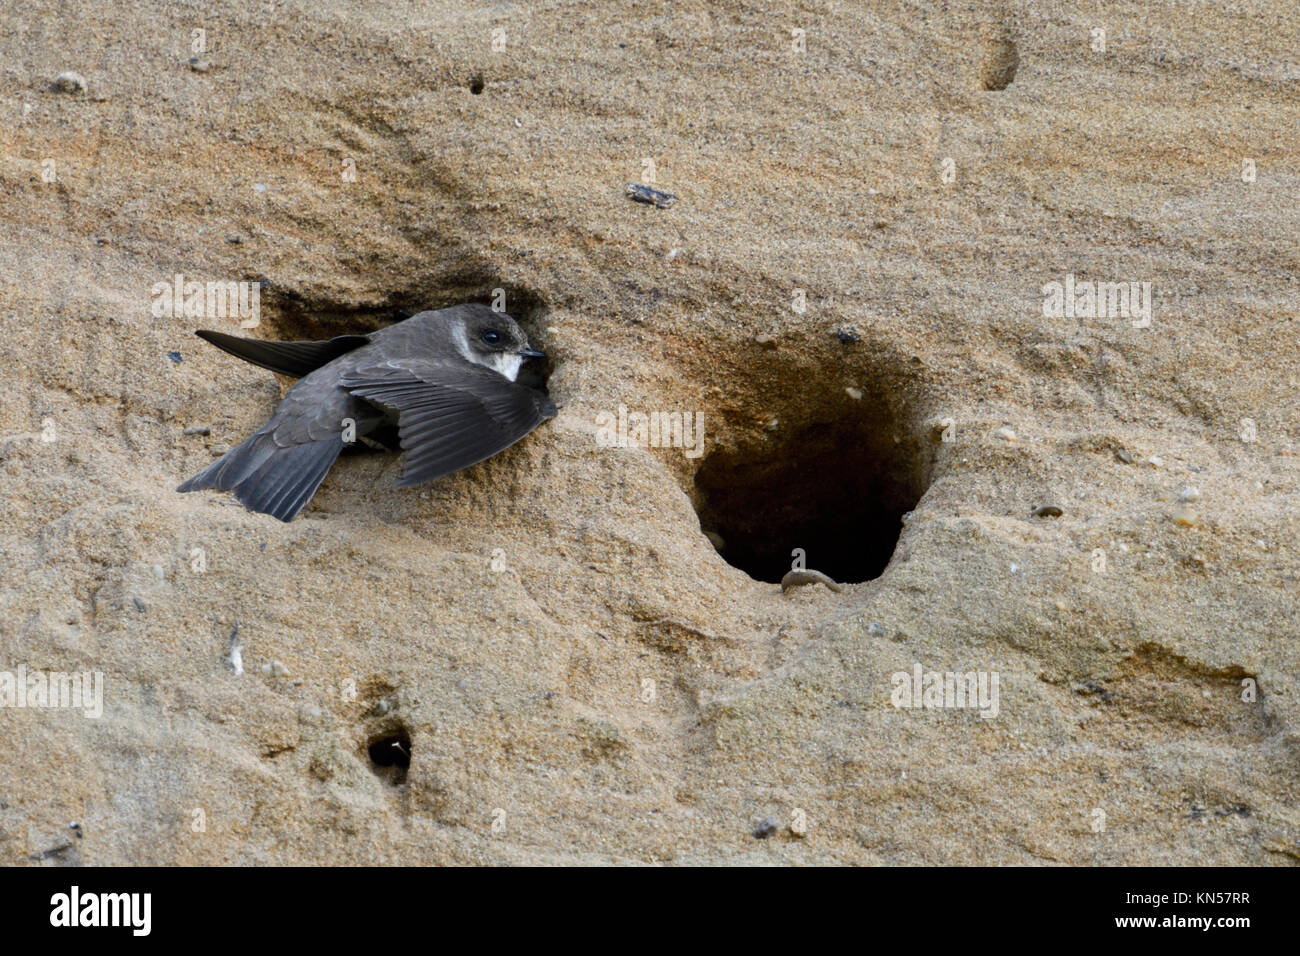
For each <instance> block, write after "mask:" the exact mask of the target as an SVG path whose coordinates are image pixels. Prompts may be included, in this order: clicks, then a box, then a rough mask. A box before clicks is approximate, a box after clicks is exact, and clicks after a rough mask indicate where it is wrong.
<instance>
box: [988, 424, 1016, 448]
mask: <svg viewBox="0 0 1300 956" xmlns="http://www.w3.org/2000/svg"><path fill="white" fill-rule="evenodd" d="M993 437H994V438H1001V439H1002V440H1003V441H1004V442H1007V443H1009V444H1015V441H1016V433H1015V431H1013V430H1012V429H1010V428H1006V427H1003V428H999V429H998V430H997V431H995V432H994V433H993Z"/></svg>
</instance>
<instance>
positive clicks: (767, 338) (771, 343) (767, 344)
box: [754, 332, 776, 349]
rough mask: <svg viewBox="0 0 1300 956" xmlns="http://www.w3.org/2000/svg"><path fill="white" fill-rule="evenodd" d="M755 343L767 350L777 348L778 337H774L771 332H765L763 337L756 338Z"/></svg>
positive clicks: (757, 336)
mask: <svg viewBox="0 0 1300 956" xmlns="http://www.w3.org/2000/svg"><path fill="white" fill-rule="evenodd" d="M754 341H755V342H756V343H758V344H759V345H761V346H763V348H765V349H774V348H776V336H774V335H772V334H771V333H770V332H764V333H763V334H762V335H756V336H754Z"/></svg>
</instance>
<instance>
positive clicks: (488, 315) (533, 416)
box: [177, 305, 555, 521]
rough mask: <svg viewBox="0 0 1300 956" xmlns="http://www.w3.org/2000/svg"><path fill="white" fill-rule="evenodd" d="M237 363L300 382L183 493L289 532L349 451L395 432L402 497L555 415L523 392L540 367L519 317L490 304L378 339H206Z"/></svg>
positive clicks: (428, 315)
mask: <svg viewBox="0 0 1300 956" xmlns="http://www.w3.org/2000/svg"><path fill="white" fill-rule="evenodd" d="M198 334H199V335H200V336H202V337H203V338H204V339H206V340H207V341H209V342H212V343H213V344H214V345H216V346H218V347H219V348H222V349H224V350H226V351H227V352H230V353H232V354H234V355H237V356H239V357H240V358H242V359H244V360H246V361H249V362H252V363H253V364H255V365H260V366H262V367H263V368H269V369H272V370H273V371H277V372H282V373H284V374H288V375H297V376H301V378H300V379H299V381H298V382H296V383H295V384H294V385H293V387H292V388H290V389H289V391H288V392H287V393H286V394H285V396H284V398H283V400H282V401H281V402H280V404H279V406H278V407H277V408H276V410H275V413H274V414H273V415H272V416H271V418H270V419H269V420H268V421H267V423H266V424H265V425H263V426H262V427H261V428H259V429H258V430H257V431H256V432H255V433H253V435H252V436H250V437H249V438H248V439H247V440H245V441H244V442H243V443H242V444H240V445H239V446H238V447H236V448H233V449H231V450H230V451H229V452H227V453H226V454H225V455H223V456H222V457H221V458H219V459H218V460H217V461H215V462H213V463H212V464H211V465H209V466H208V467H207V468H205V469H204V470H203V471H201V472H199V473H198V474H197V475H195V476H194V477H193V478H191V479H190V480H189V481H187V482H185V483H184V484H182V485H181V486H180V487H179V488H178V489H177V490H178V491H197V490H199V489H202V488H216V489H220V490H223V491H233V492H234V494H235V497H237V498H238V499H239V500H240V501H241V502H243V503H244V505H245V506H246V507H247V508H249V509H250V510H252V511H259V512H262V513H263V514H269V515H272V516H274V517H276V518H279V519H280V520H281V521H290V520H292V519H293V517H294V516H295V515H296V514H297V513H298V512H299V511H301V510H302V509H303V507H304V506H305V505H306V504H307V502H308V501H310V500H311V498H312V495H314V494H315V493H316V489H317V488H318V487H320V483H321V482H322V481H323V480H324V479H325V475H326V474H327V473H328V472H329V470H330V467H331V466H332V465H333V464H334V461H335V459H337V458H338V456H339V454H340V453H341V452H342V451H343V448H344V447H345V445H346V444H347V443H348V442H349V441H354V440H355V439H356V438H360V437H362V436H364V435H367V434H369V433H371V432H373V431H374V430H375V429H377V428H379V427H380V426H382V425H385V424H395V425H396V426H397V429H398V434H399V436H400V439H401V445H402V461H403V468H402V478H401V480H400V481H399V482H398V486H399V487H407V486H410V485H415V484H420V483H422V482H425V481H430V480H432V479H434V478H438V477H440V476H442V475H446V474H449V473H451V472H453V471H459V470H460V469H462V468H467V467H469V466H470V465H473V464H475V463H477V462H480V461H482V460H483V459H485V458H489V457H491V456H492V455H495V454H496V453H497V452H499V451H501V450H503V449H505V448H507V447H509V446H510V445H513V444H514V443H515V442H517V441H518V440H519V439H521V438H523V437H524V436H525V435H527V434H528V433H529V432H531V431H532V430H533V429H534V428H536V427H537V426H538V425H540V424H541V423H542V422H543V421H545V420H546V419H548V418H551V417H552V416H553V415H555V406H554V405H553V404H552V403H551V401H550V399H549V398H547V397H546V396H545V395H544V394H542V393H541V392H540V391H537V390H536V389H532V388H528V387H526V386H524V385H520V384H519V383H517V382H516V381H515V379H516V377H517V376H518V374H519V369H520V367H521V366H522V364H523V361H524V360H525V359H526V358H534V357H542V353H540V352H537V351H535V350H533V349H531V348H529V347H528V340H527V338H526V337H525V336H524V334H523V332H522V331H521V330H520V329H519V326H518V325H516V324H515V321H514V320H513V319H512V318H510V316H508V315H506V314H504V313H500V312H493V311H492V310H491V309H489V308H487V307H486V306H481V305H458V306H454V307H452V308H450V309H441V310H439V311H436V312H421V313H420V314H418V315H414V316H412V317H411V318H409V319H406V320H405V321H402V322H398V323H396V324H395V325H390V326H388V327H387V328H384V329H380V330H379V331H377V332H372V333H370V334H369V335H364V336H363V335H347V336H340V337H339V338H336V339H330V340H328V341H324V342H261V341H257V340H253V339H240V338H236V337H234V336H230V335H224V334H222V333H218V332H203V331H201V332H199V333H198Z"/></svg>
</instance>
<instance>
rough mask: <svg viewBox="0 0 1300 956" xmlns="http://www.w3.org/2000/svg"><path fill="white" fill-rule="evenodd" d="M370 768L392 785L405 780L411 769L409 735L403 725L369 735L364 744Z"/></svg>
mask: <svg viewBox="0 0 1300 956" xmlns="http://www.w3.org/2000/svg"><path fill="white" fill-rule="evenodd" d="M366 753H367V754H368V755H369V757H370V769H371V770H373V771H374V772H375V775H376V776H378V777H379V778H380V779H381V780H384V781H385V782H387V783H389V784H391V785H392V786H395V787H396V786H400V785H402V784H403V783H405V782H406V774H407V771H409V770H410V769H411V735H410V733H409V732H408V731H407V729H406V728H405V727H394V728H392V729H390V730H386V731H384V732H383V733H381V734H376V735H375V736H373V737H371V738H370V740H369V742H368V743H367V744H366Z"/></svg>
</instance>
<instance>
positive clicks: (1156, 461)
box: [1147, 455, 1165, 468]
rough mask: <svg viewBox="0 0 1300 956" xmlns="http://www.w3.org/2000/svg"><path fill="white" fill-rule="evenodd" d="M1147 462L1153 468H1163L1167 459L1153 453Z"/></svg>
mask: <svg viewBox="0 0 1300 956" xmlns="http://www.w3.org/2000/svg"><path fill="white" fill-rule="evenodd" d="M1147 464H1148V465H1150V466H1151V467H1153V468H1163V467H1164V466H1165V460H1164V459H1163V458H1161V457H1160V456H1159V455H1152V456H1151V457H1150V458H1148V459H1147Z"/></svg>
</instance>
